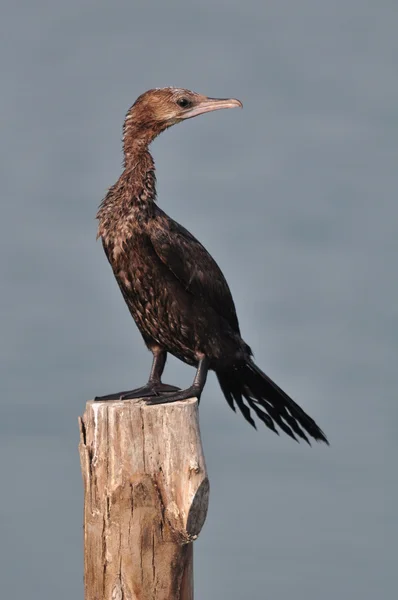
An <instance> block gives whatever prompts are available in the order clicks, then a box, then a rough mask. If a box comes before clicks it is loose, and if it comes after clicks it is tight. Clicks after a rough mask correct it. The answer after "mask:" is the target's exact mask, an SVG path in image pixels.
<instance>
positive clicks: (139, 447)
mask: <svg viewBox="0 0 398 600" xmlns="http://www.w3.org/2000/svg"><path fill="white" fill-rule="evenodd" d="M79 423H80V445H79V451H80V460H81V467H82V473H83V482H84V579H85V600H192V598H193V565H192V562H193V554H192V542H193V540H195V539H196V538H197V536H198V535H199V533H200V530H201V528H202V526H203V523H204V521H205V518H206V513H207V506H208V495H209V482H208V479H207V474H206V466H205V461H204V456H203V450H202V445H201V440H200V431H199V422H198V404H197V400H196V399H194V398H193V399H191V400H188V401H185V402H176V403H172V404H163V405H158V406H147V405H146V404H145V403H144V402H143V401H137V400H127V401H126V400H123V401H116V402H93V401H91V402H88V403H87V406H86V412H85V413H84V415H83V417H82V418H81V419H79Z"/></svg>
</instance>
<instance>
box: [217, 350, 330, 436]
mask: <svg viewBox="0 0 398 600" xmlns="http://www.w3.org/2000/svg"><path fill="white" fill-rule="evenodd" d="M217 378H218V381H219V384H220V387H221V389H222V391H223V394H224V396H225V398H226V400H227V402H228V404H229V406H230V407H231V408H232V410H234V411H235V410H236V408H235V403H236V405H237V406H238V408H239V409H240V411H241V413H242V415H243V416H244V418H245V419H246V421H248V422H249V423H250V425H252V426H253V427H254V428H256V423H255V421H254V419H253V417H252V414H251V411H250V409H252V410H253V411H254V413H255V414H256V416H257V417H258V418H259V419H260V420H261V421H262V422H263V423H264V425H265V426H266V427H268V429H270V430H271V431H274V432H275V433H277V434H278V435H279V432H278V430H277V428H276V426H275V425H277V426H278V427H279V428H280V429H281V430H282V431H284V432H285V433H286V434H287V435H289V436H290V437H291V438H293V439H294V440H296V441H298V440H297V437H299V438H301V439H303V440H305V441H306V442H307V443H308V444H310V441H309V439H308V436H309V437H312V438H314V439H315V440H316V441H318V442H325V443H326V444H329V442H328V440H327V438H326V436H325V434H324V433H323V431H322V430H321V429H320V428H319V427H318V425H317V424H316V423H315V421H314V420H313V419H311V417H310V416H309V415H307V413H305V412H304V410H303V409H302V408H301V407H300V406H299V405H298V404H296V402H294V400H292V398H290V396H288V395H287V394H286V393H285V392H284V391H283V390H282V389H281V388H280V387H279V386H278V385H276V383H274V382H273V381H272V379H270V378H269V377H268V376H267V375H266V374H265V373H263V372H262V371H261V369H259V368H258V367H257V365H255V364H254V363H253V362H252V361H250V362H247V363H243V364H241V365H238V366H234V367H231V368H230V369H228V370H223V371H217ZM245 401H246V403H247V404H245ZM296 436H297V437H296ZM310 445H311V444H310Z"/></svg>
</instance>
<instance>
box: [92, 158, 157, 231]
mask: <svg viewBox="0 0 398 600" xmlns="http://www.w3.org/2000/svg"><path fill="white" fill-rule="evenodd" d="M155 202H156V176H155V163H154V160H153V158H152V156H151V154H150V152H149V150H148V147H147V146H146V147H141V148H140V149H139V151H138V150H137V151H135V152H134V153H132V154H130V155H128V156H127V157H126V160H125V168H124V171H123V173H122V174H121V176H120V177H119V179H118V181H117V182H116V183H115V185H114V186H112V187H111V188H110V190H109V192H108V193H107V195H106V197H105V198H104V200H103V201H102V203H101V205H100V207H99V210H98V213H97V218H98V220H99V228H98V235H99V236H102V237H104V235H106V232H107V231H109V230H112V229H113V230H117V229H118V228H120V227H121V228H122V229H125V228H126V227H127V225H128V223H130V224H132V223H136V224H137V225H139V224H140V223H144V222H145V221H146V220H147V219H150V218H151V217H152V216H153V214H154V211H155V210H156V208H155ZM127 229H128V227H127Z"/></svg>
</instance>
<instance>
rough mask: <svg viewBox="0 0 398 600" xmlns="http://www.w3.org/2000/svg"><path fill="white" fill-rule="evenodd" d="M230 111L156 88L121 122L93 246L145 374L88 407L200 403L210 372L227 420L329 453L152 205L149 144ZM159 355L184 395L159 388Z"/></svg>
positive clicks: (209, 266) (200, 265) (215, 271)
mask: <svg viewBox="0 0 398 600" xmlns="http://www.w3.org/2000/svg"><path fill="white" fill-rule="evenodd" d="M235 107H242V103H241V102H240V101H239V100H235V99H216V98H208V97H206V96H202V95H200V94H197V93H195V92H192V91H189V90H185V89H180V88H160V89H153V90H149V91H147V92H145V93H144V94H142V95H141V96H140V97H139V98H138V99H137V100H136V102H135V103H134V104H133V106H132V107H131V108H130V109H129V111H128V113H127V115H126V119H125V122H124V127H123V147H124V171H123V173H122V175H121V176H120V177H119V179H118V181H117V182H116V183H115V185H113V186H112V187H111V188H110V189H109V191H108V193H107V195H106V197H105V199H104V200H103V202H102V203H101V205H100V208H99V211H98V214H97V218H98V220H99V226H98V237H100V238H101V240H102V243H103V247H104V250H105V253H106V256H107V257H108V260H109V262H110V264H111V267H112V269H113V273H114V275H115V277H116V280H117V282H118V284H119V287H120V289H121V292H122V294H123V297H124V299H125V301H126V304H127V306H128V308H129V310H130V313H131V314H132V316H133V318H134V320H135V322H136V324H137V326H138V329H139V330H140V332H141V334H142V337H143V338H144V341H145V343H146V345H147V347H148V348H149V350H151V352H152V354H153V364H152V368H151V372H150V375H149V380H148V383H147V384H146V385H144V386H143V387H141V388H138V389H136V390H131V391H127V392H119V393H117V394H110V395H108V396H102V397H98V398H96V400H116V399H132V398H148V400H147V402H148V403H150V404H159V403H165V402H174V401H177V400H185V399H188V398H191V397H195V396H196V397H197V398H198V400H200V396H201V393H202V390H203V387H204V385H205V382H206V376H207V373H208V370H209V369H212V370H213V371H215V373H216V375H217V378H218V381H219V384H220V386H221V389H222V391H223V393H224V396H225V398H226V400H227V402H228V404H229V405H230V407H231V408H232V409H233V410H235V403H236V405H237V406H238V407H239V409H240V410H241V412H242V414H243V416H244V418H245V419H246V420H247V421H248V422H249V423H250V424H251V425H253V426H254V427H255V422H254V419H253V417H252V414H251V410H250V409H252V410H253V411H254V413H255V415H256V416H257V417H258V418H259V419H260V420H261V421H262V422H263V423H264V424H265V425H266V426H267V427H268V428H269V429H271V430H273V431H275V432H276V433H278V431H277V427H279V428H280V429H282V430H283V431H284V432H285V433H287V434H288V435H289V436H290V437H292V438H294V439H297V438H296V436H298V437H300V438H302V439H304V440H306V441H307V442H308V443H309V440H308V437H307V436H310V437H312V438H314V439H315V440H318V441H323V442H326V443H328V442H327V439H326V436H325V434H324V433H323V432H322V431H321V429H320V428H319V427H318V425H317V424H316V423H315V421H314V420H313V419H311V417H309V416H308V415H307V414H306V413H305V412H304V411H303V410H302V409H301V408H300V406H298V405H297V404H296V403H295V402H294V401H293V400H292V399H291V398H290V397H289V396H288V395H287V394H286V393H285V392H284V391H283V390H282V389H281V388H280V387H278V386H277V385H276V384H275V383H274V382H273V381H272V380H271V379H270V378H269V377H268V376H267V375H265V373H263V372H262V371H261V370H260V369H259V368H258V367H257V366H256V365H255V364H254V361H253V359H252V351H251V349H250V347H249V346H248V345H247V344H246V343H245V342H244V341H243V339H242V337H241V334H240V330H239V324H238V318H237V316H236V311H235V305H234V302H233V299H232V295H231V292H230V290H229V287H228V284H227V282H226V280H225V278H224V276H223V274H222V272H221V270H220V268H219V267H218V265H217V264H216V262H215V261H214V259H213V258H212V257H211V256H210V254H209V253H208V252H207V251H206V249H205V248H204V247H203V246H202V245H201V244H200V242H198V240H197V239H196V238H195V237H194V236H193V235H192V234H191V233H189V231H187V230H186V229H184V227H182V226H181V225H179V224H178V223H176V222H175V221H173V219H171V218H170V217H169V216H168V215H166V214H165V213H164V212H163V211H162V210H161V209H160V208H159V207H158V205H157V204H156V178H155V166H154V162H153V159H152V156H151V154H150V153H149V150H148V146H149V144H150V143H151V142H152V141H153V140H154V139H155V138H156V137H157V136H158V135H159V134H160V133H161V132H162V131H164V130H165V129H167V128H168V127H170V126H172V125H175V124H176V123H180V122H181V121H184V120H185V119H190V118H192V117H196V116H197V115H201V114H203V113H206V112H210V111H214V110H219V109H223V108H235ZM167 352H170V353H171V354H173V355H174V356H176V357H177V358H179V359H180V360H182V361H183V362H185V363H187V364H189V365H192V366H194V367H196V368H197V371H196V375H195V378H194V380H193V383H192V385H191V386H190V387H189V388H188V389H185V390H181V389H180V388H177V387H174V386H170V385H166V384H164V383H162V381H161V376H162V373H163V370H164V366H165V363H166V356H167ZM276 426H277V427H276Z"/></svg>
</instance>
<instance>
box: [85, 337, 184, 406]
mask: <svg viewBox="0 0 398 600" xmlns="http://www.w3.org/2000/svg"><path fill="white" fill-rule="evenodd" d="M151 350H152V353H153V362H152V368H151V372H150V374H149V379H148V383H147V384H146V385H144V386H142V387H140V388H137V389H135V390H127V391H125V392H117V393H116V394H108V395H107V396H97V397H96V398H95V400H96V401H98V402H102V401H105V400H134V399H135V398H148V397H151V396H159V395H160V394H164V393H166V394H170V393H173V392H178V391H179V390H180V388H178V387H176V386H174V385H167V384H166V383H162V381H161V377H162V374H163V371H164V366H165V364H166V358H167V352H166V351H165V350H163V349H159V348H158V347H157V348H156V349H151Z"/></svg>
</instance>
